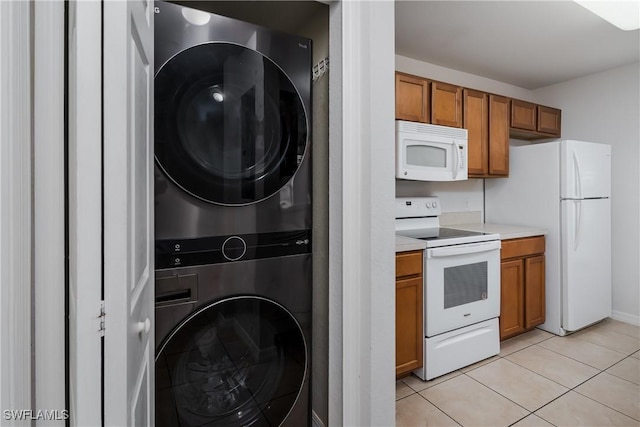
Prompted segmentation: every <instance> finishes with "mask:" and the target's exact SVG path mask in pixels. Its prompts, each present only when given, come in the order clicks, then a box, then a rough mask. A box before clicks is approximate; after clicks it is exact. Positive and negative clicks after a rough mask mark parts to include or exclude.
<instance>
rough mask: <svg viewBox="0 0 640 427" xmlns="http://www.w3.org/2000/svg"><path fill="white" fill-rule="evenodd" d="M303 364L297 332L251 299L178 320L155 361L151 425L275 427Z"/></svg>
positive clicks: (266, 304)
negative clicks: (152, 423) (154, 411)
mask: <svg viewBox="0 0 640 427" xmlns="http://www.w3.org/2000/svg"><path fill="white" fill-rule="evenodd" d="M306 365H307V348H306V344H305V340H304V336H303V333H302V331H301V329H300V326H299V325H298V323H297V322H296V320H295V319H294V318H293V316H292V315H291V313H289V312H288V311H287V310H285V309H284V308H283V307H282V306H280V305H278V304H276V303H274V302H272V301H269V300H266V299H263V298H258V297H236V298H231V299H226V300H223V301H219V302H216V303H213V304H211V305H209V306H207V307H205V308H203V309H201V310H199V311H197V312H196V313H194V314H192V315H191V316H190V317H188V318H187V319H186V320H185V321H183V322H182V323H181V324H180V325H179V326H178V327H177V328H176V329H175V330H174V332H173V333H172V334H171V335H169V337H168V339H167V340H166V341H165V342H164V343H163V345H162V346H161V347H160V351H159V352H158V356H157V357H156V425H157V426H178V425H179V426H182V427H191V426H202V425H206V426H208V427H214V426H220V427H222V426H225V427H227V426H247V425H251V426H277V425H280V424H281V423H282V422H283V421H284V419H285V418H286V417H287V415H288V414H289V412H290V411H291V409H292V407H293V406H294V404H295V403H296V401H297V399H298V395H299V394H300V390H301V388H302V385H303V382H304V379H305V375H306Z"/></svg>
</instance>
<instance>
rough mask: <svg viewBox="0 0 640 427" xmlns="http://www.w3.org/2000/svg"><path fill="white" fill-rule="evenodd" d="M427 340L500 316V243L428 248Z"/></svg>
mask: <svg viewBox="0 0 640 427" xmlns="http://www.w3.org/2000/svg"><path fill="white" fill-rule="evenodd" d="M425 271H426V279H425V292H424V295H425V313H426V316H425V331H426V336H427V337H432V336H435V335H438V334H441V333H443V332H447V331H451V330H453V329H457V328H461V327H463V326H467V325H472V324H474V323H478V322H481V321H483V320H487V319H491V318H494V317H498V316H499V315H500V241H499V240H498V241H491V242H482V243H469V244H463V245H455V246H445V247H440V248H432V249H427V250H426V252H425Z"/></svg>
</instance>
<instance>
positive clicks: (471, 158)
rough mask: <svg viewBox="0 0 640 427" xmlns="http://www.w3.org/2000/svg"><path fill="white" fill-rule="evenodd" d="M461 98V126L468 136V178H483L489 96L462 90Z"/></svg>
mask: <svg viewBox="0 0 640 427" xmlns="http://www.w3.org/2000/svg"><path fill="white" fill-rule="evenodd" d="M462 98H463V102H462V105H463V107H464V111H463V114H462V118H463V120H462V124H463V127H464V128H465V129H467V135H468V146H467V165H468V171H469V176H485V175H487V174H488V173H489V95H487V94H486V93H484V92H479V91H477V90H473V89H464V90H463V91H462Z"/></svg>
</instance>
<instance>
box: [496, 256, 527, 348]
mask: <svg viewBox="0 0 640 427" xmlns="http://www.w3.org/2000/svg"><path fill="white" fill-rule="evenodd" d="M500 267H501V269H500V275H501V276H500V339H501V340H503V339H506V338H509V337H512V336H513V335H517V334H519V333H521V332H522V331H524V304H523V298H524V261H523V260H522V259H516V260H512V261H503V262H502V263H501V264H500Z"/></svg>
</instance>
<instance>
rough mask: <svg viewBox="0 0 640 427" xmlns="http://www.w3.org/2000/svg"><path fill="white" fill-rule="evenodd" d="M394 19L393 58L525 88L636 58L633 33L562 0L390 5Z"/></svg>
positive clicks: (639, 36) (638, 40)
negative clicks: (397, 56)
mask: <svg viewBox="0 0 640 427" xmlns="http://www.w3.org/2000/svg"><path fill="white" fill-rule="evenodd" d="M395 20H396V21H395V31H396V54H398V55H402V56H406V57H410V58H414V59H417V60H420V61H424V62H429V63H432V64H436V65H440V66H443V67H447V68H452V69H455V70H460V71H465V72H468V73H471V74H476V75H479V76H483V77H487V78H490V79H494V80H498V81H501V82H504V83H509V84H513V85H516V86H519V87H522V88H525V89H537V88H540V87H544V86H548V85H551V84H554V83H559V82H562V81H566V80H570V79H573V78H576V77H581V76H585V75H589V74H593V73H596V72H599V71H603V70H607V69H610V68H614V67H618V66H621V65H626V64H631V63H634V62H637V61H639V60H640V30H635V31H622V30H619V29H618V28H616V27H614V26H613V25H611V24H609V23H608V22H606V21H604V20H603V19H601V18H599V17H597V16H596V15H594V14H592V13H591V12H589V11H588V10H586V9H584V8H583V7H581V6H579V5H578V4H576V3H574V2H573V1H567V0H561V1H558V0H556V1H513V0H512V1H455V0H449V1H415V0H414V1H407V0H396V6H395Z"/></svg>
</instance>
